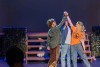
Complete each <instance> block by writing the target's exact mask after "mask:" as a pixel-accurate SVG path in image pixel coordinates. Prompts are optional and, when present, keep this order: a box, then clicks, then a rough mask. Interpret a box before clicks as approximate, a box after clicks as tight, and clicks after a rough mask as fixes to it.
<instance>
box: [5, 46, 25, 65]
mask: <svg viewBox="0 0 100 67" xmlns="http://www.w3.org/2000/svg"><path fill="white" fill-rule="evenodd" d="M23 59H24V53H23V51H22V50H21V49H19V48H18V47H16V46H12V47H9V48H8V50H7V52H6V62H7V64H8V65H9V66H10V67H12V66H13V65H14V64H16V63H20V64H23V62H24V61H23Z"/></svg>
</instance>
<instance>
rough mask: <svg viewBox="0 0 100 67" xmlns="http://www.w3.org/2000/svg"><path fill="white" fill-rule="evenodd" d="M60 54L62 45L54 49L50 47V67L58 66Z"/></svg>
mask: <svg viewBox="0 0 100 67" xmlns="http://www.w3.org/2000/svg"><path fill="white" fill-rule="evenodd" d="M59 54H60V45H58V46H57V47H55V48H53V49H50V59H49V63H48V67H56V65H57V61H58V58H59Z"/></svg>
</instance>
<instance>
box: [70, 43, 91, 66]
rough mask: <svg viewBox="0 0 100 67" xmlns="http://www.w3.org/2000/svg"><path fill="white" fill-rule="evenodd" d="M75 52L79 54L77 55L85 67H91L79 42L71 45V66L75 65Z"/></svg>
mask: <svg viewBox="0 0 100 67" xmlns="http://www.w3.org/2000/svg"><path fill="white" fill-rule="evenodd" d="M77 53H78V54H79V56H80V57H81V59H82V60H83V62H84V64H85V66H86V67H91V66H90V63H89V61H88V59H87V56H86V55H85V54H84V51H83V48H82V45H81V44H77V45H73V46H71V56H72V62H73V66H74V67H77Z"/></svg>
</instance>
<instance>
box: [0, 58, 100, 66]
mask: <svg viewBox="0 0 100 67" xmlns="http://www.w3.org/2000/svg"><path fill="white" fill-rule="evenodd" d="M24 66H25V67H47V63H46V62H45V63H44V62H30V63H28V64H25V62H24ZM0 67H9V66H8V65H7V63H6V61H5V60H4V59H0ZM57 67H61V64H60V63H59V64H58V66H57ZM66 67H67V66H66ZM78 67H85V66H84V64H83V62H82V61H81V62H78ZM91 67H100V58H97V60H95V61H93V62H92V63H91Z"/></svg>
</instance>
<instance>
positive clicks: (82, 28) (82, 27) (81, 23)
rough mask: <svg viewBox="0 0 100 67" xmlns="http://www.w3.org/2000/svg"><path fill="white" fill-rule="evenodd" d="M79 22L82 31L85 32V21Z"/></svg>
mask: <svg viewBox="0 0 100 67" xmlns="http://www.w3.org/2000/svg"><path fill="white" fill-rule="evenodd" d="M77 24H79V25H80V26H81V31H82V32H85V31H86V29H85V27H84V24H83V22H81V21H77Z"/></svg>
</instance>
